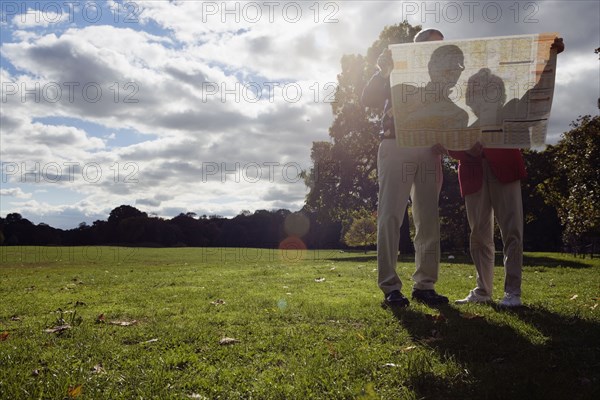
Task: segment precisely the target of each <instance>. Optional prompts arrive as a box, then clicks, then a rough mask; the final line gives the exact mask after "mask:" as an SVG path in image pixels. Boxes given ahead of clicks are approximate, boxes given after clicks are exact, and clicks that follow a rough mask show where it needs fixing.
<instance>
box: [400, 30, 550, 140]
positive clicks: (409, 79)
mask: <svg viewBox="0 0 600 400" xmlns="http://www.w3.org/2000/svg"><path fill="white" fill-rule="evenodd" d="M556 37H558V34H557V33H542V34H535V35H518V36H503V37H492V38H481V39H469V40H456V41H433V42H421V43H406V44H396V45H391V46H390V50H391V51H392V58H393V60H394V69H393V71H392V74H391V75H390V80H391V86H392V105H393V113H394V122H395V126H396V140H397V142H398V145H399V146H402V147H421V146H432V145H434V144H436V143H441V144H442V145H444V146H445V147H446V148H448V149H451V150H465V149H469V148H470V147H471V146H472V145H473V144H474V143H475V142H477V141H479V142H481V143H482V144H484V146H486V147H490V148H529V147H537V146H542V145H544V143H545V141H546V130H547V126H548V118H549V117H550V109H551V106H552V96H553V93H554V75H555V70H556V52H554V51H552V52H551V51H550V46H551V45H552V43H553V42H554V39H555V38H556Z"/></svg>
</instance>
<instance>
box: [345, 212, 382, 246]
mask: <svg viewBox="0 0 600 400" xmlns="http://www.w3.org/2000/svg"><path fill="white" fill-rule="evenodd" d="M344 243H346V244H347V245H348V246H350V247H359V246H362V247H363V248H364V250H365V253H367V247H368V246H370V245H374V244H375V243H377V221H376V220H375V218H374V217H373V216H370V217H363V218H357V219H355V220H354V221H353V222H352V225H350V229H348V232H346V234H345V235H344Z"/></svg>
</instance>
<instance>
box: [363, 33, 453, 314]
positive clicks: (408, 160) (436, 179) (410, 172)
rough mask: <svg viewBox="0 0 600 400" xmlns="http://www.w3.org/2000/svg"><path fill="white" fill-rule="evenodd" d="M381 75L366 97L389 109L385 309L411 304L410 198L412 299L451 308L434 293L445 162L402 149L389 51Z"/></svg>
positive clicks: (382, 248)
mask: <svg viewBox="0 0 600 400" xmlns="http://www.w3.org/2000/svg"><path fill="white" fill-rule="evenodd" d="M443 39H444V36H443V35H442V33H441V32H440V31H438V30H435V29H427V30H423V31H421V32H419V33H418V34H417V35H416V36H415V38H414V41H415V42H425V41H437V40H443ZM377 66H378V68H379V71H378V72H377V73H376V74H375V75H374V76H373V77H372V78H371V80H370V81H369V83H368V84H367V86H366V87H365V89H364V91H363V95H362V103H363V104H364V105H365V106H367V107H381V106H384V114H383V117H382V128H383V129H382V141H381V144H380V146H379V151H378V154H377V174H378V181H379V202H378V206H377V266H378V284H379V288H380V289H381V290H382V291H383V293H384V304H386V305H388V306H390V307H406V306H408V305H409V300H408V299H407V298H406V297H405V296H404V295H403V294H402V292H401V290H402V281H401V279H400V277H399V276H398V274H397V272H396V263H397V260H398V244H399V239H400V226H401V225H402V220H403V217H404V211H405V209H406V206H407V204H408V198H409V195H410V198H411V199H412V205H413V208H412V212H413V219H414V223H415V228H416V233H415V238H414V244H415V264H416V270H415V273H414V274H413V280H414V286H413V291H412V298H413V299H414V300H417V301H420V302H423V303H425V304H428V305H439V304H446V303H448V298H447V297H445V296H442V295H440V294H438V293H436V292H435V289H434V285H435V283H436V282H437V279H438V272H439V261H440V223H439V214H438V198H439V193H440V189H441V185H442V168H441V162H440V161H441V156H440V154H439V153H438V152H436V151H435V150H434V148H429V147H426V148H419V147H415V148H400V147H399V146H398V145H397V144H396V140H395V126H394V117H393V112H392V102H391V96H392V93H391V92H392V90H391V88H390V74H391V71H392V69H393V61H392V57H391V52H390V50H389V49H385V50H384V51H383V52H382V53H381V55H380V56H379V58H378V60H377Z"/></svg>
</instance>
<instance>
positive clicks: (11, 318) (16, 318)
mask: <svg viewBox="0 0 600 400" xmlns="http://www.w3.org/2000/svg"><path fill="white" fill-rule="evenodd" d="M10 320H11V321H20V320H21V317H17V316H16V315H13V316H12V317H10Z"/></svg>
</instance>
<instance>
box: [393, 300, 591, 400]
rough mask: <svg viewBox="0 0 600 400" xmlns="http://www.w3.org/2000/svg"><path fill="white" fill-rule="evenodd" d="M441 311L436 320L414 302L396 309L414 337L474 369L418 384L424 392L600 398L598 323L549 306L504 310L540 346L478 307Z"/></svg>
mask: <svg viewBox="0 0 600 400" xmlns="http://www.w3.org/2000/svg"><path fill="white" fill-rule="evenodd" d="M481 307H491V306H481ZM438 309H439V311H440V314H441V315H443V318H431V316H429V317H428V316H427V315H425V314H423V313H420V312H417V311H415V310H413V309H411V308H410V307H409V308H408V309H397V310H392V312H393V314H394V316H395V317H396V318H397V319H398V321H399V322H400V323H401V324H402V326H403V327H404V328H406V329H407V330H408V331H409V333H410V334H411V336H412V338H413V340H414V341H415V342H417V343H421V344H424V345H427V346H428V347H430V348H432V349H433V350H434V351H436V352H437V353H438V354H439V356H440V358H441V359H448V358H450V359H453V360H455V361H456V362H458V363H459V364H460V365H461V366H463V367H464V368H465V369H466V370H467V371H468V373H466V374H467V375H466V376H465V377H462V378H461V379H455V380H454V381H452V380H447V381H446V382H443V380H442V379H440V377H437V378H436V377H434V376H432V381H431V382H427V381H423V380H421V379H420V380H419V381H417V382H413V383H412V386H413V389H414V390H415V391H416V392H417V394H418V395H419V396H420V397H423V398H434V399H437V398H444V399H470V398H483V399H522V398H527V399H591V398H600V397H598V395H600V323H598V322H591V321H587V320H584V319H580V318H566V317H565V316H563V315H560V314H556V313H552V312H549V311H548V310H545V309H543V308H535V309H534V308H526V307H523V308H521V309H519V310H514V311H512V310H511V311H501V310H498V312H505V313H508V314H512V315H514V316H516V317H517V318H519V319H521V320H522V321H523V322H525V323H527V324H528V325H529V326H530V327H531V329H532V330H533V331H534V332H535V331H537V332H538V333H536V334H532V335H533V336H535V337H536V339H537V340H538V341H539V342H540V343H539V344H538V343H535V344H534V343H532V341H531V340H530V339H529V338H527V337H524V336H523V334H522V333H520V332H517V331H515V330H514V329H513V328H511V327H510V326H508V325H499V324H497V323H494V322H492V321H488V320H487V319H486V318H484V317H482V316H478V315H476V314H473V312H472V309H471V312H470V313H469V312H465V313H464V314H463V313H461V311H459V310H458V309H456V308H454V307H452V306H449V305H447V306H442V307H439V308H438ZM540 335H541V336H540ZM542 336H543V338H542Z"/></svg>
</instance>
